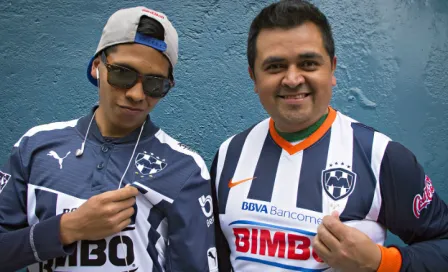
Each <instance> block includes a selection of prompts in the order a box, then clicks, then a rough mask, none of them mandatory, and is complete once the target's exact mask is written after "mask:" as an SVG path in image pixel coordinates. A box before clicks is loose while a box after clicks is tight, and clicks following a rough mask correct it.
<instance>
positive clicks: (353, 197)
mask: <svg viewBox="0 0 448 272" xmlns="http://www.w3.org/2000/svg"><path fill="white" fill-rule="evenodd" d="M211 179H212V185H213V186H214V188H213V198H214V202H215V203H214V207H215V216H216V220H215V221H217V220H219V224H218V223H217V224H216V227H217V233H216V236H217V249H218V258H219V264H220V271H230V269H231V268H233V270H234V271H237V272H240V271H244V272H249V271H266V272H269V271H331V270H332V269H331V268H330V267H329V266H328V265H327V264H326V263H324V262H323V261H322V260H321V259H320V258H319V257H318V256H317V254H316V253H315V252H314V251H313V249H312V247H311V240H312V238H313V237H314V236H315V235H316V232H317V227H318V226H319V224H320V223H321V222H322V219H323V217H324V216H325V215H329V214H331V213H332V212H333V211H338V212H339V214H340V219H341V221H342V222H344V223H345V224H347V225H349V226H352V227H355V228H357V229H359V230H361V231H363V232H364V233H366V234H367V235H368V236H369V237H370V238H371V239H372V240H373V241H374V242H375V243H377V244H379V245H382V244H383V243H384V241H385V238H386V230H390V231H391V232H392V233H394V234H396V235H398V236H399V237H401V239H402V240H403V241H404V242H406V243H407V244H410V246H407V247H399V248H398V250H399V252H400V253H401V255H402V265H401V270H402V271H448V240H446V238H448V220H447V218H448V217H447V216H448V208H447V206H446V204H445V203H444V202H443V201H442V200H441V199H439V197H438V196H437V194H436V193H435V192H434V187H433V186H432V184H431V180H430V179H429V177H427V176H426V175H425V173H424V170H423V169H422V167H421V166H420V165H419V164H418V162H417V161H416V159H415V157H414V155H413V154H412V153H411V152H410V151H408V150H407V149H406V148H405V147H403V146H402V145H400V144H398V143H396V142H394V141H392V140H391V139H390V138H388V137H386V136H385V135H383V134H381V133H379V132H377V131H375V130H373V129H371V128H369V127H367V126H365V125H362V124H361V123H359V122H356V121H355V120H353V119H351V118H349V117H347V116H345V115H343V114H342V113H340V112H337V111H335V110H333V109H332V108H330V109H329V114H328V117H327V118H326V120H325V121H324V123H323V124H322V126H321V127H320V128H319V129H318V130H317V131H316V132H315V133H314V134H312V135H311V136H310V137H308V138H307V139H305V140H303V141H301V142H299V143H297V144H295V145H294V144H291V143H289V142H287V141H286V140H284V139H283V138H281V137H280V136H279V135H278V133H277V132H276V130H275V128H274V124H273V121H272V119H270V118H269V119H266V120H264V121H261V122H260V123H258V124H256V125H255V126H253V127H251V128H249V129H248V130H246V131H244V132H242V133H240V134H237V135H234V136H232V137H231V138H229V139H228V140H226V141H225V142H224V143H222V145H221V146H220V148H219V150H218V152H217V154H216V156H215V159H214V162H213V164H212V169H211ZM429 240H431V241H429ZM420 242H421V243H420Z"/></svg>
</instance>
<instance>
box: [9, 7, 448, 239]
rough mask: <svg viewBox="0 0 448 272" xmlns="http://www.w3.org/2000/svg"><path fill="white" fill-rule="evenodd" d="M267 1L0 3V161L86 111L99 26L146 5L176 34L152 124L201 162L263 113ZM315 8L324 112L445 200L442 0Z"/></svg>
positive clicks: (446, 46)
mask: <svg viewBox="0 0 448 272" xmlns="http://www.w3.org/2000/svg"><path fill="white" fill-rule="evenodd" d="M271 2H272V1H266V0H259V1H256V0H244V1H230V0H222V1H218V0H194V1H191V0H187V1H178V0H164V1H132V0H128V1H111V0H103V1H83V0H81V1H73V0H72V1H68V0H60V1H57V2H56V1H50V0H42V1H25V0H14V1H12V0H9V1H8V0H3V1H1V3H2V4H1V5H0V25H1V26H2V27H1V28H0V37H1V38H0V39H1V40H0V61H1V65H0V75H1V80H0V91H1V96H0V104H1V105H2V107H0V116H1V119H0V128H1V129H0V138H1V139H2V140H1V142H0V150H1V153H0V163H3V162H4V161H5V160H6V158H7V155H8V153H9V151H10V149H11V147H12V145H13V144H14V143H15V142H16V141H17V140H18V139H19V137H20V136H21V135H22V134H23V133H25V132H26V131H27V130H28V129H29V128H31V127H33V126H35V125H39V124H44V123H48V122H53V121H57V120H58V121H60V120H69V119H74V118H78V117H79V116H81V115H83V114H85V113H86V112H87V111H88V110H89V108H90V107H91V105H92V104H94V103H95V102H96V101H97V91H96V89H95V88H93V86H92V85H90V83H88V81H87V79H86V76H85V69H86V65H87V62H88V60H89V58H90V57H91V55H92V54H93V52H94V50H95V48H96V46H97V43H98V40H99V36H100V33H101V29H102V27H103V24H104V23H105V21H106V19H107V18H108V16H109V15H110V14H111V13H112V12H113V11H115V10H116V9H118V8H122V7H129V6H134V5H147V6H148V7H150V8H154V9H158V10H161V11H163V12H165V13H166V14H167V15H168V17H169V18H170V19H171V20H172V21H173V23H174V25H175V27H176V28H177V29H178V32H179V36H180V59H179V64H178V66H177V70H176V79H177V86H176V88H175V89H174V91H173V92H172V93H170V94H169V95H168V97H166V99H164V101H162V102H161V103H160V104H159V105H158V108H157V109H156V110H155V111H154V112H153V113H152V116H153V118H154V120H155V122H156V123H157V124H159V125H160V126H162V127H163V128H164V129H165V130H166V131H167V132H168V133H170V134H171V135H173V136H174V137H175V138H178V139H179V140H181V141H183V142H184V143H186V144H188V145H190V146H191V147H193V148H194V149H196V150H197V151H198V152H199V153H200V154H201V155H202V156H203V157H204V158H205V160H206V161H207V163H208V164H210V163H211V160H212V158H213V155H214V152H215V151H216V149H217V148H218V146H219V144H220V143H221V142H222V141H223V140H224V139H226V138H227V137H229V136H231V135H233V134H234V133H236V132H238V131H241V130H243V129H244V128H246V127H248V126H250V125H252V124H253V123H255V122H257V121H259V120H261V119H262V118H265V117H266V114H265V112H264V110H263V109H262V107H261V105H260V103H259V102H258V99H257V96H256V95H255V94H254V93H253V91H252V84H251V81H250V79H249V76H248V74H247V62H246V57H245V48H246V38H247V31H248V27H249V24H250V22H251V20H252V19H253V18H254V16H255V15H256V14H257V12H258V11H259V10H260V9H261V8H262V7H263V6H265V5H266V4H268V3H271ZM314 3H315V4H317V5H318V6H319V7H320V8H321V9H322V10H323V11H324V12H325V13H326V14H327V15H328V17H329V19H330V22H331V23H332V25H333V29H334V35H335V39H336V53H337V56H338V68H337V72H336V76H337V79H338V85H337V87H336V88H335V89H334V99H333V101H332V105H333V106H334V107H335V108H337V109H338V110H340V111H342V112H344V113H346V114H349V115H350V116H352V117H353V118H355V119H358V120H359V121H362V122H364V123H366V124H368V125H371V126H373V127H375V128H376V129H378V130H380V131H382V132H384V133H386V134H388V135H389V136H390V137H392V138H393V139H395V140H397V141H400V142H402V143H403V144H404V145H405V146H407V147H408V148H409V149H411V150H412V151H413V152H414V153H415V154H416V155H417V157H418V158H419V161H420V162H421V164H422V165H423V166H424V168H425V169H426V170H427V172H428V174H429V175H430V176H431V178H432V180H433V182H434V184H435V186H436V190H437V191H438V193H439V194H440V195H441V197H442V198H443V199H445V201H448V185H447V183H446V182H445V180H446V177H448V137H447V136H446V135H448V121H447V120H448V111H447V106H448V72H447V71H448V27H447V26H448V1H446V0H422V1H417V0H344V1H339V0H325V1H324V0H320V1H314ZM390 242H397V240H396V239H395V238H394V237H392V238H389V239H388V243H390Z"/></svg>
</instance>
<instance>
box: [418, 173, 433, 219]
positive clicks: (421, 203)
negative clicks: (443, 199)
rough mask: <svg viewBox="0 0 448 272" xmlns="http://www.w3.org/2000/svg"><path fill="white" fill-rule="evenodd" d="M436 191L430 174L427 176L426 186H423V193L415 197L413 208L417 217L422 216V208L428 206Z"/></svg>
mask: <svg viewBox="0 0 448 272" xmlns="http://www.w3.org/2000/svg"><path fill="white" fill-rule="evenodd" d="M434 192H435V190H434V186H432V182H431V179H430V178H429V177H428V176H425V188H423V194H422V195H419V194H417V195H416V196H415V197H414V203H413V210H414V215H415V217H416V218H417V219H418V218H420V213H421V212H422V210H423V209H425V208H426V207H428V205H429V204H430V203H431V201H432V198H433V196H434Z"/></svg>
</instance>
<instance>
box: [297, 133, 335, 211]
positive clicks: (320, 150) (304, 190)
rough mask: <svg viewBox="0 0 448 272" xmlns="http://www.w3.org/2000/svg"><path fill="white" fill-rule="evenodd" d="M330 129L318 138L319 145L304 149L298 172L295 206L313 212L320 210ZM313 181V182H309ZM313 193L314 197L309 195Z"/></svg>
mask: <svg viewBox="0 0 448 272" xmlns="http://www.w3.org/2000/svg"><path fill="white" fill-rule="evenodd" d="M330 137H331V130H330V131H328V132H327V134H325V136H324V137H323V138H322V139H321V140H320V144H319V145H313V146H311V147H309V148H307V149H305V150H304V151H303V152H302V153H303V162H302V170H301V172H300V180H301V182H299V189H298V191H297V197H296V203H297V204H296V207H297V208H302V209H307V210H311V211H315V212H322V196H323V195H322V183H321V182H320V180H321V176H322V170H323V169H325V166H326V163H327V161H326V156H322V155H323V154H325V155H326V154H327V153H328V146H329V144H330ZM310 181H314V182H310ZM310 195H313V196H314V197H312V198H311V197H310Z"/></svg>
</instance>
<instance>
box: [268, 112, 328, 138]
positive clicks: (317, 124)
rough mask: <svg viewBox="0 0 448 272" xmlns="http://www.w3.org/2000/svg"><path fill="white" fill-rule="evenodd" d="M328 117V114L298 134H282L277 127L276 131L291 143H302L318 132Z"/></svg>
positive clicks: (297, 132)
mask: <svg viewBox="0 0 448 272" xmlns="http://www.w3.org/2000/svg"><path fill="white" fill-rule="evenodd" d="M327 116H328V113H326V114H324V115H323V116H322V117H321V118H319V120H317V122H315V123H314V124H312V125H311V126H309V127H307V128H305V129H302V130H299V131H296V132H281V131H279V130H278V129H277V127H275V130H276V131H277V133H278V134H279V135H280V136H281V137H282V138H283V139H285V140H286V141H288V142H290V143H293V142H298V141H302V140H304V139H306V138H308V137H309V136H310V135H311V134H313V133H314V132H316V130H318V129H319V128H320V126H321V125H322V124H323V123H324V121H325V119H326V118H327Z"/></svg>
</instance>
